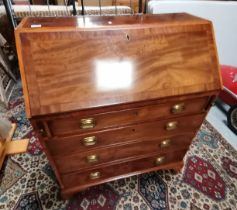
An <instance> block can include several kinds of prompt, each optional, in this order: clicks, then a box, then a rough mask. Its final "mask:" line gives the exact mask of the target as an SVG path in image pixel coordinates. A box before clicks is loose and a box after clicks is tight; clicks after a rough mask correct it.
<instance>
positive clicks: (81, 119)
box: [48, 97, 208, 136]
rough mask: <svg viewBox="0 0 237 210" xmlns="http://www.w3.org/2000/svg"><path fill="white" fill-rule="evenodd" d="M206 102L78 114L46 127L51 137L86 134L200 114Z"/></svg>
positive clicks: (184, 102) (176, 103)
mask: <svg viewBox="0 0 237 210" xmlns="http://www.w3.org/2000/svg"><path fill="white" fill-rule="evenodd" d="M207 101H208V97H202V98H195V99H191V100H187V101H178V102H168V103H164V104H157V105H149V106H144V107H139V108H134V109H127V110H123V111H114V112H108V113H103V114H96V115H83V116H79V113H78V114H72V115H65V117H63V118H57V119H54V120H49V121H48V127H49V130H50V131H51V134H52V136H67V135H72V134H80V133H87V132H91V131H94V130H100V129H105V128H112V127H119V126H125V125H129V124H133V123H140V122H145V121H154V120H157V119H162V118H167V117H170V118H171V117H176V116H182V115H184V114H192V113H200V112H203V111H204V109H205V107H206V104H207Z"/></svg>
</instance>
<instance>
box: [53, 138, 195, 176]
mask: <svg viewBox="0 0 237 210" xmlns="http://www.w3.org/2000/svg"><path fill="white" fill-rule="evenodd" d="M192 137H193V136H191V135H189V136H188V135H187V136H176V137H171V138H164V139H158V140H156V141H146V142H139V143H132V144H126V145H122V146H113V147H108V148H107V147H106V148H102V149H97V150H96V149H94V150H89V151H87V152H82V153H77V154H74V155H71V156H64V157H62V156H58V157H55V158H54V160H55V163H56V165H57V166H58V169H59V171H60V173H63V174H65V173H70V172H75V171H78V170H85V169H88V168H91V167H98V166H102V165H106V164H115V163H118V162H127V161H129V160H131V159H138V158H141V157H142V156H143V157H147V156H151V155H152V154H154V155H156V154H160V153H164V152H165V153H170V152H171V153H172V152H174V151H175V150H177V149H182V148H188V146H189V144H190V142H191V140H192Z"/></svg>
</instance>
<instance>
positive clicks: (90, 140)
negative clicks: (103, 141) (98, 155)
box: [82, 136, 96, 147]
mask: <svg viewBox="0 0 237 210" xmlns="http://www.w3.org/2000/svg"><path fill="white" fill-rule="evenodd" d="M82 144H83V145H84V146H86V147H89V146H93V145H95V144H96V137H95V136H88V137H85V138H83V139H82Z"/></svg>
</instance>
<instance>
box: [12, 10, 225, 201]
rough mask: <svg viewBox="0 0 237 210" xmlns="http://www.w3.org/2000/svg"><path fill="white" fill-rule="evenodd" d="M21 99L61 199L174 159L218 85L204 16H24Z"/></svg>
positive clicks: (167, 165)
mask: <svg viewBox="0 0 237 210" xmlns="http://www.w3.org/2000/svg"><path fill="white" fill-rule="evenodd" d="M15 36H16V43H17V51H18V57H19V64H20V70H21V77H22V82H23V90H24V96H25V107H26V113H27V116H28V118H30V121H31V123H32V125H33V127H34V129H35V131H36V132H37V134H38V136H39V138H40V141H41V144H42V145H43V148H44V151H45V153H46V154H47V157H48V159H49V161H50V163H51V165H52V167H53V169H54V172H55V174H56V176H57V179H58V182H59V184H60V187H61V190H62V196H63V197H64V198H67V197H69V196H70V195H72V194H73V193H75V192H77V191H80V190H83V189H85V188H87V187H90V186H93V185H97V184H101V183H105V182H108V181H112V180H116V179H119V178H123V177H127V176H131V175H135V174H140V173H144V172H148V171H153V170H158V169H175V170H178V169H180V168H181V167H182V160H183V157H184V155H185V153H186V151H187V149H188V148H189V145H190V143H191V141H192V138H193V137H194V136H195V134H196V132H197V131H198V129H199V127H200V125H201V124H202V122H203V120H204V118H205V116H206V113H207V111H208V109H209V108H210V106H211V104H212V102H213V100H214V99H215V97H216V95H217V94H218V92H219V90H220V89H221V80H220V75H219V66H218V58H217V52H216V46H215V39H214V35H213V29H212V24H211V22H209V21H207V20H204V19H200V18H197V17H194V16H191V15H188V14H164V15H143V16H126V17H124V16H123V17H121V16H120V17H111V16H110V17H108V16H107V17H67V18H66V17H65V18H27V19H24V20H23V21H22V22H21V24H20V25H19V26H18V28H17V29H16V31H15Z"/></svg>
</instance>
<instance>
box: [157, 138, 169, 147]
mask: <svg viewBox="0 0 237 210" xmlns="http://www.w3.org/2000/svg"><path fill="white" fill-rule="evenodd" d="M170 144H171V140H170V139H165V140H163V141H162V142H161V143H160V147H161V148H164V147H169V146H170Z"/></svg>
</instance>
